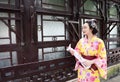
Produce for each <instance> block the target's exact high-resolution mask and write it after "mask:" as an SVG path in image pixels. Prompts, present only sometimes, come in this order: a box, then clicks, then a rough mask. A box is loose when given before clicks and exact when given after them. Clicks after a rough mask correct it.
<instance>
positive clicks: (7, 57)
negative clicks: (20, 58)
mask: <svg viewBox="0 0 120 82" xmlns="http://www.w3.org/2000/svg"><path fill="white" fill-rule="evenodd" d="M16 64H17V53H16V51H12V52H0V68H2V67H8V66H11V65H16Z"/></svg>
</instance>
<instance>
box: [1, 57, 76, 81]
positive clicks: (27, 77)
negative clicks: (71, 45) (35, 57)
mask: <svg viewBox="0 0 120 82" xmlns="http://www.w3.org/2000/svg"><path fill="white" fill-rule="evenodd" d="M74 64H75V59H74V58H73V57H66V58H62V59H57V60H52V61H45V62H32V63H27V64H23V65H17V66H12V67H7V68H1V69H0V82H7V81H10V82H58V81H59V82H60V81H63V82H65V81H66V80H69V79H72V78H75V77H76V73H75V72H74V71H73V67H74Z"/></svg>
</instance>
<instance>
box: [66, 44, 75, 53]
mask: <svg viewBox="0 0 120 82" xmlns="http://www.w3.org/2000/svg"><path fill="white" fill-rule="evenodd" d="M67 51H69V52H70V53H71V55H74V49H73V48H72V47H71V44H69V46H68V47H67Z"/></svg>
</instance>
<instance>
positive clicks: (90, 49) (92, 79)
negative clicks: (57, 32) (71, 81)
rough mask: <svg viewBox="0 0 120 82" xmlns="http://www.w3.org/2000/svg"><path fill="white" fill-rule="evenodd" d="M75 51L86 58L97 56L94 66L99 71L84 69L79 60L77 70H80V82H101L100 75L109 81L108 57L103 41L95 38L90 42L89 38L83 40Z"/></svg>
mask: <svg viewBox="0 0 120 82" xmlns="http://www.w3.org/2000/svg"><path fill="white" fill-rule="evenodd" d="M75 50H76V51H77V52H78V53H80V54H82V55H85V56H96V59H95V62H94V64H95V65H96V67H97V68H98V70H92V69H84V68H83V67H82V66H81V65H80V64H79V63H80V62H79V61H78V60H77V61H76V65H75V70H78V82H100V80H99V75H100V76H101V77H102V78H104V79H107V56H106V49H105V45H104V42H103V40H101V39H100V38H97V37H93V38H92V39H91V41H90V42H88V39H87V38H82V39H80V40H79V41H78V43H77V45H76V47H75Z"/></svg>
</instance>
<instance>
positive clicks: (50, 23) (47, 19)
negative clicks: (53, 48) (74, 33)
mask: <svg viewBox="0 0 120 82" xmlns="http://www.w3.org/2000/svg"><path fill="white" fill-rule="evenodd" d="M37 17H38V18H37V27H38V41H59V40H66V38H67V39H68V35H67V30H66V27H65V23H64V22H62V21H58V20H57V18H59V19H63V20H65V19H66V18H65V17H60V16H49V15H43V16H42V20H43V21H42V24H43V25H41V15H38V16H37ZM42 33H43V36H42ZM42 37H43V40H42Z"/></svg>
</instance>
